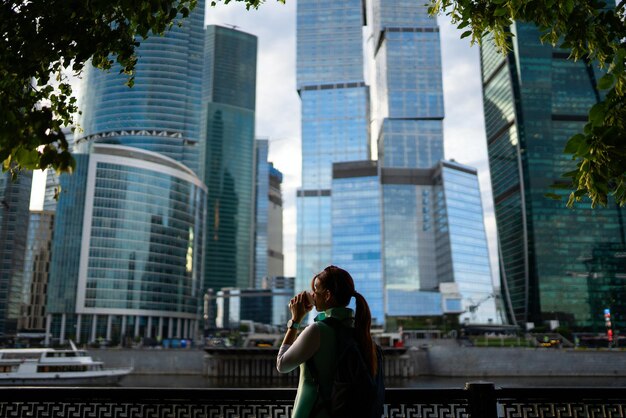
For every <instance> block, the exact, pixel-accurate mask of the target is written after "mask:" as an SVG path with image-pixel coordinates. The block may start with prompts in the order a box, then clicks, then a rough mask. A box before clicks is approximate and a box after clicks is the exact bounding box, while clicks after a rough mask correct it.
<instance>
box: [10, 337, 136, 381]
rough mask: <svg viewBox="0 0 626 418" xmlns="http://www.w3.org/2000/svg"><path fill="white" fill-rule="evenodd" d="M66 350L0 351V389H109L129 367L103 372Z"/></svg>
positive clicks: (84, 355) (98, 365)
mask: <svg viewBox="0 0 626 418" xmlns="http://www.w3.org/2000/svg"><path fill="white" fill-rule="evenodd" d="M70 345H71V346H72V348H71V349H70V350H57V349H53V348H7V349H0V385H3V386H6V385H22V386H32V385H45V386H71V385H113V384H115V383H117V382H119V381H120V379H122V378H123V377H124V376H126V375H128V374H129V373H130V372H132V370H133V369H132V367H128V368H118V369H105V368H104V367H103V363H102V362H101V361H94V360H93V359H92V358H91V356H89V355H88V354H87V352H86V351H85V350H79V349H77V348H76V346H75V345H74V343H73V342H72V341H70Z"/></svg>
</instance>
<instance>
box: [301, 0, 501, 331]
mask: <svg viewBox="0 0 626 418" xmlns="http://www.w3.org/2000/svg"><path fill="white" fill-rule="evenodd" d="M364 5H365V3H362V2H352V1H345V2H327V1H300V2H299V3H298V91H299V93H300V97H301V100H302V188H301V189H300V190H298V200H297V204H298V206H297V208H298V241H297V251H298V270H297V282H296V291H297V290H299V289H303V288H309V287H310V280H311V277H312V276H313V275H314V274H315V273H317V272H319V271H320V270H321V269H322V268H324V267H325V266H326V265H328V264H331V263H332V264H337V265H339V266H341V267H343V268H346V269H347V270H348V271H350V272H351V273H352V276H353V278H354V280H355V283H356V285H357V289H358V290H359V291H360V292H361V293H363V294H364V295H365V297H366V298H367V299H368V302H369V304H370V308H371V309H372V314H373V317H374V318H375V323H376V324H377V325H379V326H384V325H385V323H386V319H387V318H388V317H389V316H392V317H399V316H404V317H410V316H424V315H442V314H443V313H452V312H455V313H460V312H462V307H467V306H470V305H471V304H472V303H473V302H472V298H478V296H479V295H482V296H483V297H487V296H489V295H491V294H493V287H492V286H491V285H490V283H491V276H490V271H489V268H488V254H487V253H486V248H487V245H486V236H485V233H484V226H483V225H482V223H480V226H479V227H476V229H477V231H476V235H477V236H478V235H480V232H482V236H480V237H478V238H476V239H478V240H479V241H480V240H482V241H480V246H479V248H482V249H485V252H484V253H480V254H478V253H477V252H476V251H478V250H476V249H472V248H468V247H467V246H465V244H466V241H464V239H466V238H467V237H466V236H465V235H468V234H469V235H471V233H469V232H467V229H466V228H468V229H471V228H473V227H474V224H475V222H476V220H475V216H473V217H472V218H471V219H468V220H464V219H462V218H459V217H458V211H456V209H450V213H451V215H452V216H455V219H448V218H447V216H448V205H451V206H450V207H451V208H452V207H453V206H454V208H457V207H459V206H463V205H464V204H465V205H467V206H468V207H469V208H470V210H471V211H477V212H478V216H480V217H481V219H482V207H481V205H480V195H479V193H478V183H477V181H476V173H475V172H473V176H474V177H473V180H474V182H475V183H472V184H471V187H472V188H473V189H472V190H471V193H472V195H471V198H470V200H471V199H474V198H478V202H476V201H475V200H471V201H470V202H469V203H468V202H467V201H464V200H463V199H464V196H462V195H459V194H458V193H456V194H455V190H456V189H455V190H451V191H450V197H449V199H450V201H449V202H448V201H447V200H446V190H445V188H446V187H447V183H446V182H445V181H444V180H442V176H441V175H439V176H438V177H437V178H435V177H436V173H437V172H439V171H441V168H438V167H440V165H441V163H440V161H441V160H442V159H443V156H444V155H443V123H442V122H443V117H444V111H443V87H442V73H441V52H440V46H439V43H440V38H439V28H438V26H437V21H436V19H433V18H431V17H430V16H429V15H428V12H427V8H426V6H423V5H419V4H416V3H415V2H414V1H412V0H400V1H394V2H385V1H379V0H374V1H372V2H371V6H372V13H371V17H372V19H371V22H369V24H370V26H371V27H372V31H373V36H372V38H373V50H372V53H371V55H370V53H369V52H368V53H366V52H365V51H364V49H363V46H362V45H363V38H362V35H363V28H362V27H361V25H363V24H364V23H365V22H364V19H363V17H364V16H363V9H362V7H363V6H364ZM347 9H350V12H349V13H346V10H347ZM346 48H349V49H350V52H349V53H348V52H345V53H344V50H345V49H346ZM364 56H365V57H366V59H367V60H368V61H370V62H371V63H372V64H374V65H373V66H372V68H373V70H374V74H373V76H372V77H371V79H372V80H373V82H374V83H375V84H374V88H373V89H372V91H371V92H370V89H369V87H368V86H366V85H365V83H364V82H363V66H364V61H365V60H364V59H363V57H364ZM370 93H371V97H372V100H371V109H370V101H369V97H370ZM372 122H375V123H374V124H373V125H372V126H374V127H375V129H376V131H375V132H374V133H373V134H374V136H375V137H376V140H377V141H378V162H376V161H373V160H372V159H371V156H370V155H369V145H370V130H369V126H370V123H372ZM455 175H456V174H455V173H451V174H449V177H450V181H449V184H450V187H453V188H454V187H459V186H458V185H457V183H458V182H461V183H462V181H463V180H462V179H457V178H456V177H455ZM461 177H462V176H461ZM468 187H469V186H468ZM476 204H478V206H476ZM452 224H454V228H453V227H452ZM472 251H475V252H474V253H472ZM481 257H482V259H480V260H477V259H479V258H481ZM464 263H466V264H464ZM467 263H475V264H481V266H482V265H483V264H484V265H486V266H487V271H486V272H482V273H481V274H482V275H481V274H479V273H476V274H475V275H474V276H472V271H471V268H470V267H468V265H467ZM479 276H480V277H479ZM457 279H458V280H460V281H461V282H462V283H458V286H457V287H455V289H456V290H455V292H453V293H450V292H448V293H449V294H447V296H445V295H444V294H443V291H442V290H441V285H442V284H444V283H447V282H451V283H455V282H456V280H457ZM477 283H480V285H478V286H476V287H473V285H474V284H477ZM484 283H488V289H484V288H483V285H484ZM492 317H495V314H493V313H490V314H489V318H492ZM483 319H484V318H482V316H481V317H480V318H478V319H477V321H478V320H483ZM485 321H486V319H485ZM392 322H393V321H392Z"/></svg>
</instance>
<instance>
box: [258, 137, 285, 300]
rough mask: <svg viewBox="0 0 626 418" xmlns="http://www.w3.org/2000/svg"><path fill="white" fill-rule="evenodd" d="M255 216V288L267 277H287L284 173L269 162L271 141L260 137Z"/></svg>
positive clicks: (260, 286) (261, 284)
mask: <svg viewBox="0 0 626 418" xmlns="http://www.w3.org/2000/svg"><path fill="white" fill-rule="evenodd" d="M255 145H256V146H255V149H256V175H255V177H256V192H255V216H254V286H253V287H254V288H256V289H260V288H262V287H263V281H264V278H269V277H276V276H283V274H284V273H283V265H284V257H283V199H282V193H281V188H280V186H281V183H282V181H283V175H282V173H281V172H280V171H278V170H277V169H276V168H274V164H272V163H271V162H268V159H267V158H268V154H269V141H268V140H267V139H257V140H256V141H255Z"/></svg>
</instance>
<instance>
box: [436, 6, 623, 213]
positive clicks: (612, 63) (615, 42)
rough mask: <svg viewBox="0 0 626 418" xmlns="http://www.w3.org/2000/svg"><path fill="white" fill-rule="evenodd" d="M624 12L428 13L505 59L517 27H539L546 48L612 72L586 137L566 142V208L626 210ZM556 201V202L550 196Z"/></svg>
mask: <svg viewBox="0 0 626 418" xmlns="http://www.w3.org/2000/svg"><path fill="white" fill-rule="evenodd" d="M625 4H626V2H622V3H621V4H620V5H619V6H618V7H617V8H615V9H613V8H606V4H605V3H603V2H601V1H599V0H490V1H477V0H431V2H430V5H429V12H430V13H431V14H437V13H441V12H446V13H447V14H448V15H450V16H451V17H452V21H453V23H454V24H456V25H457V28H458V29H464V32H463V33H462V34H461V37H462V38H464V37H469V36H471V41H472V43H480V41H481V39H482V38H483V37H484V36H485V35H486V34H487V33H491V34H492V35H493V37H494V41H495V43H496V45H497V46H498V47H499V48H500V50H501V51H502V52H506V51H507V50H508V49H510V38H511V37H512V36H513V34H512V33H511V32H510V30H509V28H510V27H511V25H512V23H513V21H520V22H531V23H535V24H536V25H537V27H538V28H539V30H540V33H541V40H542V42H548V43H550V44H552V45H554V46H556V45H558V46H560V47H561V48H567V49H569V50H570V51H571V54H570V59H573V60H581V59H582V60H586V61H587V62H598V63H599V65H600V66H601V67H603V68H606V69H607V73H606V75H604V76H603V77H602V78H601V79H600V80H598V86H597V87H598V89H599V90H602V93H603V94H602V96H604V97H603V98H602V100H600V101H599V102H598V103H597V104H596V105H594V106H593V107H592V108H591V109H590V110H589V122H588V123H587V124H586V125H585V127H584V131H583V132H581V133H579V134H577V135H575V136H573V137H572V138H570V139H569V141H568V143H567V146H566V147H565V150H564V152H565V153H566V154H571V155H572V159H574V160H576V161H577V162H576V164H577V167H576V170H574V171H571V172H569V173H565V174H564V176H565V177H566V178H568V179H569V180H570V181H571V182H570V183H569V185H568V187H569V189H570V190H572V191H571V194H570V197H569V200H568V202H567V204H568V206H572V205H573V204H574V203H575V202H577V201H581V200H582V199H583V198H584V197H585V196H587V197H589V198H590V199H591V202H592V206H594V207H595V206H596V205H603V206H606V204H607V203H608V197H609V196H610V195H613V196H614V198H615V200H616V201H617V202H618V203H619V204H620V205H624V204H626V72H625V69H624V61H625V59H626V41H625V40H626V24H625ZM550 195H551V196H553V197H558V196H559V195H557V194H550Z"/></svg>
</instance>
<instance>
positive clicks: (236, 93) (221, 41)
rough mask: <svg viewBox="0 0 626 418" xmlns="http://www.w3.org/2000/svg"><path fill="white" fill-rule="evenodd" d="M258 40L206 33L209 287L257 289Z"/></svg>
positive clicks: (204, 169)
mask: <svg viewBox="0 0 626 418" xmlns="http://www.w3.org/2000/svg"><path fill="white" fill-rule="evenodd" d="M256 54H257V38H256V36H253V35H250V34H247V33H244V32H241V31H238V30H234V29H229V28H224V27H221V26H214V25H210V26H208V27H207V29H206V45H205V57H206V58H205V69H204V71H205V75H204V76H205V85H204V89H205V90H204V93H203V96H204V97H205V98H206V100H207V101H203V103H202V105H203V107H204V108H205V110H204V111H205V112H206V113H204V115H203V124H204V125H203V129H205V130H206V135H205V136H206V139H205V141H206V142H205V143H204V144H203V146H202V148H201V157H200V160H201V170H200V171H201V178H202V180H203V181H204V183H205V184H206V186H207V187H208V200H207V222H206V228H207V241H206V252H205V274H206V277H205V285H206V286H207V288H213V289H220V288H222V287H239V288H249V287H251V286H252V284H253V268H252V265H253V260H254V257H253V248H254V239H253V238H254V228H253V217H254V113H255V112H254V109H255V100H256Z"/></svg>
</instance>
